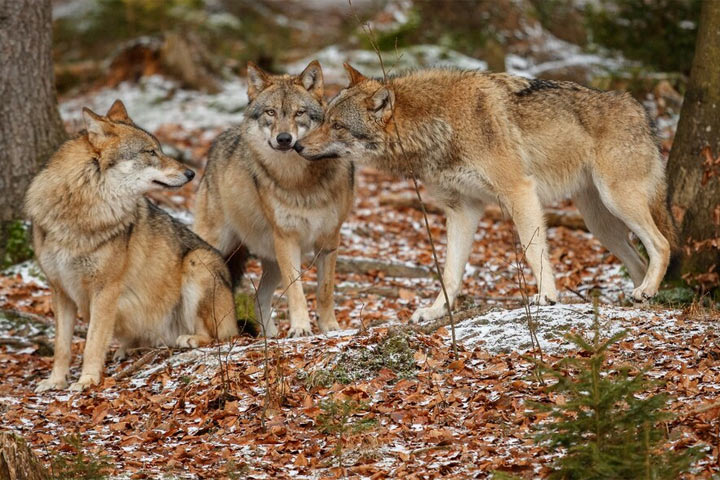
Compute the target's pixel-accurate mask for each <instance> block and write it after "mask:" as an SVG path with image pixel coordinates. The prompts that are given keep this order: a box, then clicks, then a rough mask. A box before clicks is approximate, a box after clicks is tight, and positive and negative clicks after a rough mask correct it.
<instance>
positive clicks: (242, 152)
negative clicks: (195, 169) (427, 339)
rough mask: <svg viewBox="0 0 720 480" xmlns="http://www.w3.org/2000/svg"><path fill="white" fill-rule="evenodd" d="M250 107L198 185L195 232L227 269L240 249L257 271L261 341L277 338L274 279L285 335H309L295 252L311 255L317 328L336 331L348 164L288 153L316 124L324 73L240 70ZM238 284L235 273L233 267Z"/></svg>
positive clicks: (218, 144)
mask: <svg viewBox="0 0 720 480" xmlns="http://www.w3.org/2000/svg"><path fill="white" fill-rule="evenodd" d="M248 77H249V85H248V97H249V99H250V104H249V105H248V108H247V110H246V112H245V119H244V121H243V122H242V124H241V125H240V126H238V127H236V128H232V129H230V130H227V131H226V132H224V133H223V134H221V135H220V136H219V137H218V139H217V140H216V141H215V143H214V145H213V147H212V148H211V150H210V153H209V159H208V165H207V169H206V171H205V175H204V177H203V179H202V181H201V182H200V187H199V189H198V193H197V199H196V208H195V227H194V230H195V232H196V233H197V234H198V235H200V236H201V237H202V238H204V239H205V240H206V241H208V242H209V243H210V244H211V245H213V246H215V247H216V248H217V249H218V250H220V252H222V254H223V255H224V256H226V258H228V262H229V264H231V265H235V266H238V263H239V264H240V265H239V267H240V268H241V267H242V263H244V262H243V261H242V260H244V259H242V258H241V259H240V260H241V261H240V262H238V261H235V260H234V259H233V258H232V257H237V256H238V255H242V252H243V250H244V249H245V248H247V249H248V250H249V251H250V253H252V254H253V255H256V256H258V257H260V259H261V262H262V269H263V274H262V278H261V280H260V285H259V287H258V291H257V298H256V303H255V305H256V309H255V311H256V315H257V317H258V318H259V319H261V320H262V323H263V329H264V334H265V335H266V336H268V337H273V336H275V335H277V327H276V325H275V322H274V321H273V319H272V318H271V308H270V307H271V301H272V296H273V292H274V291H275V288H276V287H277V285H278V283H280V282H281V280H282V286H283V289H285V291H286V292H287V295H288V304H289V310H290V332H289V336H291V337H292V336H300V335H309V334H310V333H311V327H310V316H309V314H308V308H307V302H306V300H305V295H304V294H303V289H302V284H301V282H300V273H301V270H300V269H301V261H302V256H303V254H306V253H309V252H313V251H314V252H315V254H316V258H315V259H314V261H313V263H315V264H316V265H317V267H318V274H317V276H318V289H317V308H318V317H319V321H318V323H319V326H320V330H321V331H323V332H326V331H328V330H335V329H337V328H338V323H337V320H336V319H335V311H334V302H333V288H334V287H333V285H334V277H335V260H336V258H337V247H338V244H339V243H340V227H341V225H342V223H343V222H344V221H345V218H346V217H347V215H348V213H349V211H350V208H351V206H352V198H353V174H354V173H353V165H352V163H351V162H350V161H347V160H340V161H334V162H310V161H308V160H306V159H304V158H303V157H301V156H300V155H298V154H297V153H296V152H295V151H294V150H293V146H294V145H295V143H296V142H297V141H298V139H299V138H302V137H303V136H304V135H305V134H306V133H307V132H309V131H311V130H312V129H313V128H315V127H316V126H317V125H319V124H320V122H322V119H323V107H324V102H323V76H322V70H321V68H320V64H319V63H317V61H315V62H312V63H310V64H309V65H308V66H307V68H305V70H304V71H303V72H302V73H301V74H300V75H297V76H290V75H282V76H272V75H269V74H267V73H265V72H263V71H262V70H260V69H259V68H258V67H256V66H255V65H253V64H252V63H251V64H249V65H248ZM231 273H232V274H233V280H234V281H235V282H237V281H238V280H239V278H240V277H241V275H242V270H241V269H237V270H233V269H231Z"/></svg>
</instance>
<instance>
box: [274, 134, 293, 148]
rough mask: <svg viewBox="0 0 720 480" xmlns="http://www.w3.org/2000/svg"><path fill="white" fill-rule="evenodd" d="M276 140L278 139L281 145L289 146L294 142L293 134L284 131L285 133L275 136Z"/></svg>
mask: <svg viewBox="0 0 720 480" xmlns="http://www.w3.org/2000/svg"><path fill="white" fill-rule="evenodd" d="M275 140H277V142H278V145H280V146H281V147H289V146H290V144H291V143H292V135H290V134H289V133H286V132H283V133H280V134H278V136H277V137H276V138H275Z"/></svg>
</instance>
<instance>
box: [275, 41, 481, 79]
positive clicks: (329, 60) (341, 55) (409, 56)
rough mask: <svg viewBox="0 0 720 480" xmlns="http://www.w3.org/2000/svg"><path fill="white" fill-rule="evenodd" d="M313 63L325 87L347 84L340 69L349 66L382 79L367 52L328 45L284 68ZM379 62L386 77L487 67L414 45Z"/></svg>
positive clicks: (442, 50) (372, 54) (290, 69)
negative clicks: (429, 69) (428, 69)
mask: <svg viewBox="0 0 720 480" xmlns="http://www.w3.org/2000/svg"><path fill="white" fill-rule="evenodd" d="M314 59H317V60H318V61H319V62H320V64H321V65H322V68H323V76H324V78H325V81H326V82H327V83H339V84H345V83H347V75H346V73H345V69H344V68H343V66H342V65H343V63H344V62H349V63H350V64H351V65H352V66H353V67H355V68H357V69H358V70H359V71H361V72H362V73H363V74H365V75H367V76H372V77H382V75H383V72H382V69H381V68H380V62H379V60H378V57H377V54H376V53H375V52H374V51H371V50H343V49H341V48H340V47H339V46H337V45H331V46H329V47H326V48H324V49H322V50H320V51H319V52H316V53H314V54H313V55H310V56H309V57H307V58H303V59H302V60H298V61H297V62H293V63H290V64H288V65H287V70H288V72H290V73H297V72H301V71H302V70H303V68H305V66H306V65H307V64H308V63H310V62H311V61H312V60H314ZM383 61H384V63H385V69H386V73H388V74H393V73H398V72H401V71H404V70H408V69H411V68H418V67H431V66H433V67H437V66H451V67H457V68H461V69H465V70H487V63H486V62H484V61H482V60H478V59H476V58H472V57H468V56H467V55H463V54H462V53H459V52H456V51H455V50H451V49H449V48H446V47H442V46H439V45H414V46H412V47H407V48H401V49H398V51H397V52H395V51H392V52H384V53H383Z"/></svg>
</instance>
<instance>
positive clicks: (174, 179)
mask: <svg viewBox="0 0 720 480" xmlns="http://www.w3.org/2000/svg"><path fill="white" fill-rule="evenodd" d="M83 118H84V120H85V128H86V129H87V139H88V142H89V143H90V146H91V147H92V149H93V150H94V151H95V155H96V157H95V161H96V164H97V168H98V169H99V171H100V174H101V175H102V178H103V180H104V181H105V183H106V184H107V185H109V186H111V187H112V188H113V189H114V190H117V191H121V192H125V193H130V194H143V193H145V192H148V191H151V190H156V189H160V188H175V187H181V186H183V185H185V184H186V183H187V182H189V181H190V180H192V179H193V177H194V176H195V172H193V171H192V170H190V169H188V168H187V167H186V166H185V165H183V164H182V163H180V162H178V161H177V160H175V159H173V158H171V157H168V156H167V155H165V154H164V153H163V152H162V149H161V148H160V142H158V139H157V138H155V137H154V136H153V135H152V134H150V133H148V132H146V131H145V130H143V129H142V128H140V127H138V126H136V125H135V124H134V123H133V121H132V120H131V119H130V117H129V116H128V114H127V110H125V105H123V103H122V102H121V101H120V100H115V103H113V105H112V107H110V110H108V112H107V114H106V115H105V116H104V117H103V116H100V115H98V114H96V113H94V112H92V111H91V110H90V109H88V108H85V109H83Z"/></svg>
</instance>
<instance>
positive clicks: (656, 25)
mask: <svg viewBox="0 0 720 480" xmlns="http://www.w3.org/2000/svg"><path fill="white" fill-rule="evenodd" d="M700 5H701V0H654V1H639V0H605V1H603V2H597V3H596V2H589V3H588V5H587V7H586V11H585V15H586V24H587V28H588V30H589V31H590V34H591V38H592V40H593V41H594V42H595V43H597V44H600V45H603V46H605V47H608V48H611V49H616V50H619V51H621V52H622V53H623V55H624V56H626V57H627V58H630V59H633V60H640V61H641V62H643V63H644V64H646V65H649V66H652V67H654V68H656V69H657V70H660V71H664V72H683V73H689V72H690V65H691V63H692V58H693V52H694V50H695V37H696V35H697V23H698V20H699V18H700Z"/></svg>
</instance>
